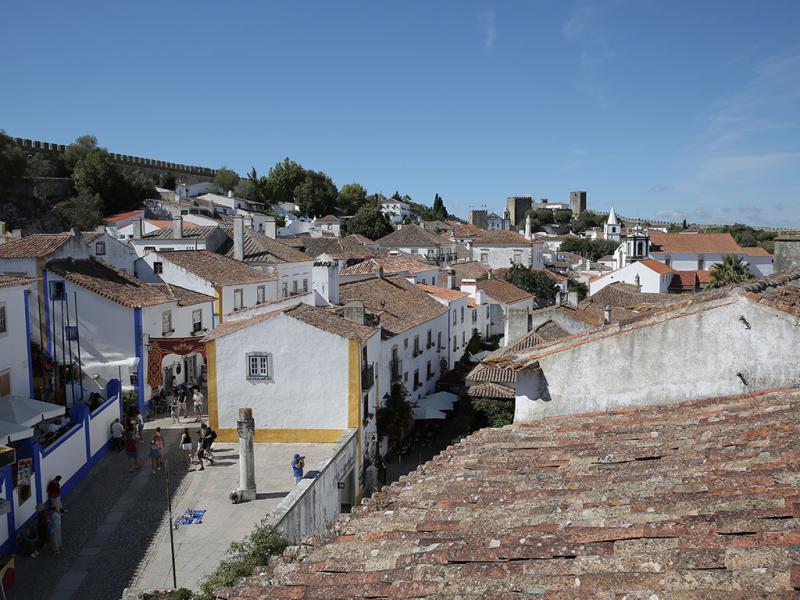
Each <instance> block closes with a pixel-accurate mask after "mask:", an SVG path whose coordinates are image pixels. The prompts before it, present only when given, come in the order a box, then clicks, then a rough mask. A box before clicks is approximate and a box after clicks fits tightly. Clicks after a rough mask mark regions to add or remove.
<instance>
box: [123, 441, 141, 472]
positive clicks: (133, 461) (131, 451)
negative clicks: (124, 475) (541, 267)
mask: <svg viewBox="0 0 800 600" xmlns="http://www.w3.org/2000/svg"><path fill="white" fill-rule="evenodd" d="M125 452H126V453H127V454H128V472H129V473H132V472H133V471H134V470H135V469H138V468H139V448H138V447H137V446H136V436H134V435H133V434H132V433H131V434H129V435H128V437H127V438H126V439H125Z"/></svg>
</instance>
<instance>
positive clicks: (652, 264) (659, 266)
mask: <svg viewBox="0 0 800 600" xmlns="http://www.w3.org/2000/svg"><path fill="white" fill-rule="evenodd" d="M639 262H640V263H642V264H643V265H644V266H645V267H647V268H648V269H650V270H651V271H655V272H656V273H658V274H659V275H666V274H667V273H672V272H673V270H672V268H670V267H668V266H667V265H665V264H664V263H662V262H658V261H657V260H653V259H652V258H645V259H642V260H640V261H639Z"/></svg>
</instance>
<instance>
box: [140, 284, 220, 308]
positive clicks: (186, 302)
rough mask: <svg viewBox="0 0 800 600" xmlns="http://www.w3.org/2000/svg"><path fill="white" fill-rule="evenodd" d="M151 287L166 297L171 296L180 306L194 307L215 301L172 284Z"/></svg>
mask: <svg viewBox="0 0 800 600" xmlns="http://www.w3.org/2000/svg"><path fill="white" fill-rule="evenodd" d="M149 285H151V286H153V287H155V288H157V289H159V290H161V291H162V292H164V294H165V295H166V296H171V297H172V298H173V299H174V300H175V301H177V303H178V306H194V305H196V304H206V303H207V302H213V301H214V298H213V297H211V296H207V295H206V294H201V293H200V292H195V291H194V290H187V289H186V288H184V287H180V286H179V285H172V284H171V283H151V284H149Z"/></svg>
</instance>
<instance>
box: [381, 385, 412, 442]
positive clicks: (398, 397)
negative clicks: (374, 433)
mask: <svg viewBox="0 0 800 600" xmlns="http://www.w3.org/2000/svg"><path fill="white" fill-rule="evenodd" d="M407 398H408V391H407V390H406V388H405V387H403V384H401V383H393V384H392V387H391V390H390V391H389V397H388V398H387V399H386V403H385V404H384V405H383V406H381V407H380V408H379V409H378V413H377V415H376V419H375V424H376V426H377V429H378V435H379V436H380V437H388V438H389V439H390V440H395V441H397V440H399V439H400V438H402V437H403V434H404V433H405V431H406V428H407V427H408V425H409V423H410V422H411V414H412V409H411V404H410V403H409V402H408V400H407Z"/></svg>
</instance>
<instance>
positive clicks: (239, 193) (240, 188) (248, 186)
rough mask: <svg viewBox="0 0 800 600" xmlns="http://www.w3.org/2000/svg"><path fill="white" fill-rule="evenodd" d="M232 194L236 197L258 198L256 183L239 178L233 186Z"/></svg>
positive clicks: (254, 199) (255, 199)
mask: <svg viewBox="0 0 800 600" xmlns="http://www.w3.org/2000/svg"><path fill="white" fill-rule="evenodd" d="M233 195H234V196H236V197H237V198H244V199H245V200H253V201H257V200H258V184H255V183H253V182H252V181H251V180H250V179H240V180H239V183H237V184H236V187H235V188H233Z"/></svg>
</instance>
